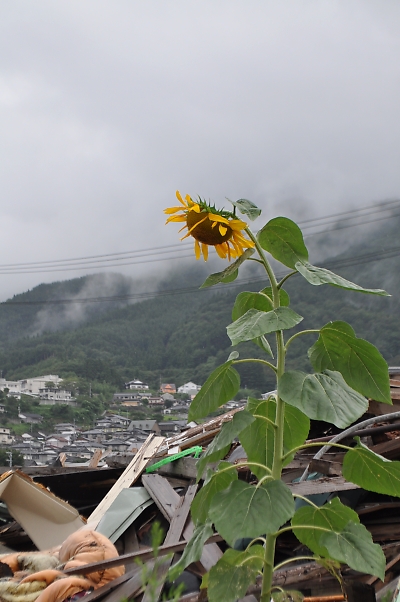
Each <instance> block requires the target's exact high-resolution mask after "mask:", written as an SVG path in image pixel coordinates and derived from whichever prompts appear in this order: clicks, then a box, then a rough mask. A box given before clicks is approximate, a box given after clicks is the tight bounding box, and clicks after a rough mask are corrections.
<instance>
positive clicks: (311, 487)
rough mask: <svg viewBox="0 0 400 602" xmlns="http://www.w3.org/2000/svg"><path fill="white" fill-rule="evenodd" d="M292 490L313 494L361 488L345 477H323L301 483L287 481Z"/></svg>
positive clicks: (293, 491) (301, 493)
mask: <svg viewBox="0 0 400 602" xmlns="http://www.w3.org/2000/svg"><path fill="white" fill-rule="evenodd" d="M286 485H287V486H288V487H289V489H290V491H291V492H292V493H293V494H294V493H297V494H299V495H313V494H315V493H335V492H337V491H348V490H349V489H359V486H358V485H355V484H354V483H350V482H349V481H346V480H345V479H344V478H343V477H331V478H327V477H323V478H321V479H315V480H313V481H301V482H300V483H286Z"/></svg>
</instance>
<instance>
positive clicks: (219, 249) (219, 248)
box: [215, 243, 226, 259]
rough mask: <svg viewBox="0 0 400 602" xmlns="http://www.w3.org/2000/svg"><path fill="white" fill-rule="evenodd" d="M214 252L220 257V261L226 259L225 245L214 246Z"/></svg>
mask: <svg viewBox="0 0 400 602" xmlns="http://www.w3.org/2000/svg"><path fill="white" fill-rule="evenodd" d="M215 250H216V251H217V253H218V255H219V256H220V257H221V259H225V258H226V245H225V243H222V244H221V245H215Z"/></svg>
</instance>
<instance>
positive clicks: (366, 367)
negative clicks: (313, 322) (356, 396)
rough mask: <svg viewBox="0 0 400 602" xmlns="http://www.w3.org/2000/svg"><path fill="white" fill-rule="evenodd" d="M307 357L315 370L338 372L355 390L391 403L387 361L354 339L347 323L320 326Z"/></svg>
mask: <svg viewBox="0 0 400 602" xmlns="http://www.w3.org/2000/svg"><path fill="white" fill-rule="evenodd" d="M308 356H309V358H310V360H311V363H312V365H313V367H314V370H315V371H317V372H322V371H323V370H337V371H338V372H340V373H341V375H342V376H343V378H344V380H345V381H346V382H347V384H348V385H350V387H352V388H353V389H354V390H355V391H358V392H359V393H361V394H362V395H365V397H371V398H372V399H375V400H376V401H382V402H383V403H389V404H392V400H391V398H390V383H389V373H388V365H387V363H386V361H385V360H384V358H383V357H382V355H381V354H380V353H379V351H378V350H377V348H376V347H375V346H374V345H372V344H371V343H368V341H364V340H363V339H359V338H357V337H356V335H355V332H354V330H353V328H352V327H351V326H350V324H347V323H346V322H340V321H338V322H329V323H328V324H326V325H325V326H323V327H322V328H321V330H320V333H319V338H318V340H317V342H316V343H315V344H314V345H313V346H312V347H311V348H310V349H309V351H308Z"/></svg>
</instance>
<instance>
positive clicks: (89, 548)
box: [0, 529, 125, 602]
mask: <svg viewBox="0 0 400 602" xmlns="http://www.w3.org/2000/svg"><path fill="white" fill-rule="evenodd" d="M28 557H29V559H30V560H29V562H28V561H27V558H28ZM35 557H36V558H37V561H38V562H36V563H35ZM46 557H47V558H48V564H47V565H46ZM117 557H118V552H117V550H116V548H115V546H114V545H113V544H112V543H111V541H110V540H109V539H107V537H105V536H104V535H102V534H101V533H97V532H96V531H89V530H84V529H83V530H81V531H76V532H75V533H73V534H72V535H70V536H69V537H67V539H66V540H65V541H64V543H63V544H62V545H61V546H60V548H59V549H58V550H50V551H49V553H48V554H47V555H46V554H44V553H43V552H40V553H38V554H37V555H36V554H32V553H27V554H19V553H16V554H10V555H8V556H3V557H1V558H0V561H1V562H4V563H6V564H8V565H9V566H10V568H11V569H12V570H13V572H14V577H13V578H11V579H7V580H3V581H1V582H0V601H4V602H22V601H23V602H34V601H35V600H36V602H62V601H63V600H65V599H66V598H69V597H70V596H73V595H74V594H76V593H78V592H80V591H84V590H88V589H92V588H93V589H97V588H99V587H101V586H102V585H105V584H106V583H108V582H109V581H112V580H113V579H116V578H117V577H119V576H121V575H123V574H124V572H125V569H124V567H123V566H119V567H113V568H110V569H104V570H101V571H95V572H93V573H89V574H88V575H84V576H82V577H80V576H78V575H71V576H68V575H65V574H64V573H63V571H62V570H61V568H62V569H69V568H78V567H80V566H83V565H85V564H91V563H92V562H101V561H103V560H109V559H111V558H117ZM39 558H40V561H39ZM28 566H30V567H31V570H34V571H35V572H33V573H32V574H28V575H27V572H26V571H27V569H28ZM21 577H22V579H21Z"/></svg>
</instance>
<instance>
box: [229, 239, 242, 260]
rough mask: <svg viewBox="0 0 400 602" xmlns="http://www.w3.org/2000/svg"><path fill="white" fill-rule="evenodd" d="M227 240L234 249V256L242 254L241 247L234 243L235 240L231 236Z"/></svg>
mask: <svg viewBox="0 0 400 602" xmlns="http://www.w3.org/2000/svg"><path fill="white" fill-rule="evenodd" d="M229 242H230V243H231V245H232V247H233V248H234V249H235V252H236V257H240V255H243V249H242V247H241V246H240V245H238V244H236V242H235V241H234V240H233V238H231V239H230V241H229Z"/></svg>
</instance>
